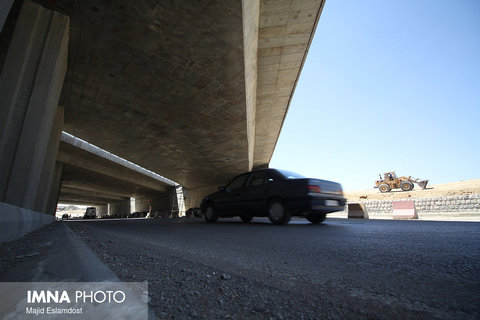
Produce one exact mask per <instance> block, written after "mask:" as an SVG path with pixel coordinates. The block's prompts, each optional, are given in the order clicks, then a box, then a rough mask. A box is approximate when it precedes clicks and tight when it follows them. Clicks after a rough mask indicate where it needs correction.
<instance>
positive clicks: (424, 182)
mask: <svg viewBox="0 0 480 320" xmlns="http://www.w3.org/2000/svg"><path fill="white" fill-rule="evenodd" d="M427 183H428V180H420V181H418V182H417V184H418V186H419V187H420V188H422V189H425V188H426V187H427Z"/></svg>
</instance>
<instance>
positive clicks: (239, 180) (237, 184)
mask: <svg viewBox="0 0 480 320" xmlns="http://www.w3.org/2000/svg"><path fill="white" fill-rule="evenodd" d="M247 177H248V175H247V174H244V175H241V176H238V177H236V178H235V179H233V180H232V181H230V183H229V184H228V185H227V189H228V190H235V189H239V188H241V187H243V184H244V182H245V180H246V179H247Z"/></svg>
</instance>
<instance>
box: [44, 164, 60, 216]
mask: <svg viewBox="0 0 480 320" xmlns="http://www.w3.org/2000/svg"><path fill="white" fill-rule="evenodd" d="M62 173H63V162H61V161H56V162H55V170H54V173H53V179H52V183H51V185H50V193H49V196H48V204H47V210H46V211H45V213H47V214H51V215H55V213H56V211H57V204H58V197H59V195H60V186H61V184H62Z"/></svg>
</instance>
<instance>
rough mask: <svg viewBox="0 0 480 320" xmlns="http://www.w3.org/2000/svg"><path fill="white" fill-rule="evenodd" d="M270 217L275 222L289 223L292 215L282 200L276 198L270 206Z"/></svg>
mask: <svg viewBox="0 0 480 320" xmlns="http://www.w3.org/2000/svg"><path fill="white" fill-rule="evenodd" d="M268 218H269V219H270V221H271V222H272V223H273V224H287V223H288V222H289V221H290V218H291V216H290V213H289V212H288V209H287V208H286V207H285V205H284V204H283V203H282V202H281V201H280V200H274V201H272V202H270V204H269V206H268Z"/></svg>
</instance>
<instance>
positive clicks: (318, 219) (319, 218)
mask: <svg viewBox="0 0 480 320" xmlns="http://www.w3.org/2000/svg"><path fill="white" fill-rule="evenodd" d="M326 217H327V214H326V213H318V214H315V215H311V216H308V217H307V220H308V221H310V222H311V223H313V224H319V223H322V222H323V221H325V218H326Z"/></svg>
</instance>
